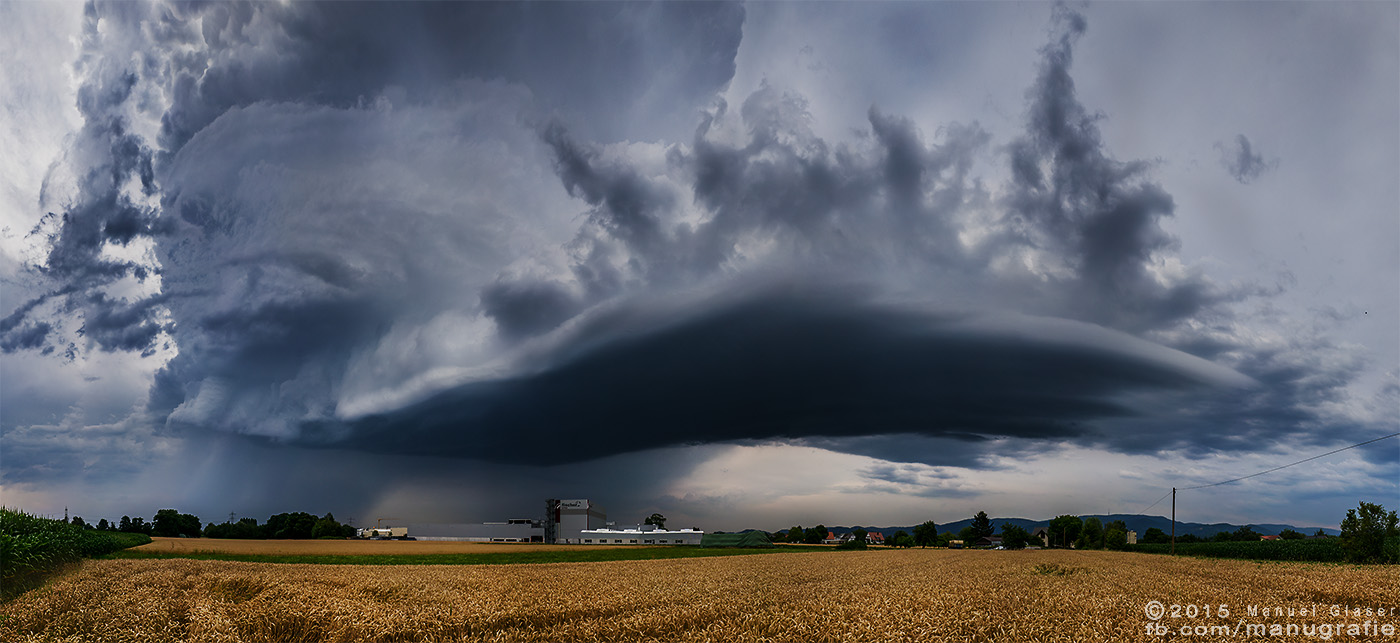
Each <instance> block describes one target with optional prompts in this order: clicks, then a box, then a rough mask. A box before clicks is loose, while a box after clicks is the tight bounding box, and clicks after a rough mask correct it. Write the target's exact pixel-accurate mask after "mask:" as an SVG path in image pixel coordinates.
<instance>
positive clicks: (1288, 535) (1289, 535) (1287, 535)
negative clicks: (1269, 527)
mask: <svg viewBox="0 0 1400 643" xmlns="http://www.w3.org/2000/svg"><path fill="white" fill-rule="evenodd" d="M1278 537H1279V540H1302V539H1304V538H1306V537H1307V536H1304V535H1303V534H1302V533H1301V532H1297V531H1294V530H1292V529H1285V530H1283V531H1280V532H1278Z"/></svg>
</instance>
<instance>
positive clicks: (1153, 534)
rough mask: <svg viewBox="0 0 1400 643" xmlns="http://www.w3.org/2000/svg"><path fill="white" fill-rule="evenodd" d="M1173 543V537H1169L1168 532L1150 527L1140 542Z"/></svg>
mask: <svg viewBox="0 0 1400 643" xmlns="http://www.w3.org/2000/svg"><path fill="white" fill-rule="evenodd" d="M1171 541H1172V537H1171V536H1170V535H1168V534H1167V532H1165V531H1162V530H1161V529H1158V528H1156V527H1148V528H1147V531H1146V532H1144V533H1143V534H1142V539H1141V540H1139V541H1138V542H1142V543H1169V542H1171Z"/></svg>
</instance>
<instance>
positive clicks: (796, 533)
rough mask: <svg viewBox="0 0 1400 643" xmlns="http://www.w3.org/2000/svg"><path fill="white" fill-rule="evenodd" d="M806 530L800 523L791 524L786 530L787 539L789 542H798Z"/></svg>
mask: <svg viewBox="0 0 1400 643" xmlns="http://www.w3.org/2000/svg"><path fill="white" fill-rule="evenodd" d="M806 535H807V532H806V531H805V530H803V529H802V525H793V526H792V528H790V529H788V530H787V541H788V542H790V543H800V542H802V539H803V538H805V537H806Z"/></svg>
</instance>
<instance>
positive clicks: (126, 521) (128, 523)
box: [117, 516, 131, 531]
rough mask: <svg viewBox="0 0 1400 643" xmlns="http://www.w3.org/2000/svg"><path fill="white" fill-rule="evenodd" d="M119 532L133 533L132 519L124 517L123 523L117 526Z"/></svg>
mask: <svg viewBox="0 0 1400 643" xmlns="http://www.w3.org/2000/svg"><path fill="white" fill-rule="evenodd" d="M117 531H131V517H130V516H122V521H121V523H120V524H119V525H118V526H117Z"/></svg>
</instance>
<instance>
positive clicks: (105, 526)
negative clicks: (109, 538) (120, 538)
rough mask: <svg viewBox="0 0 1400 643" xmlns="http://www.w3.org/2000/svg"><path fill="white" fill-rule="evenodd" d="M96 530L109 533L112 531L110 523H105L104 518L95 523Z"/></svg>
mask: <svg viewBox="0 0 1400 643" xmlns="http://www.w3.org/2000/svg"><path fill="white" fill-rule="evenodd" d="M97 530H98V531H111V530H112V523H110V522H107V519H106V518H103V519H102V520H99V521H97Z"/></svg>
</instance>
